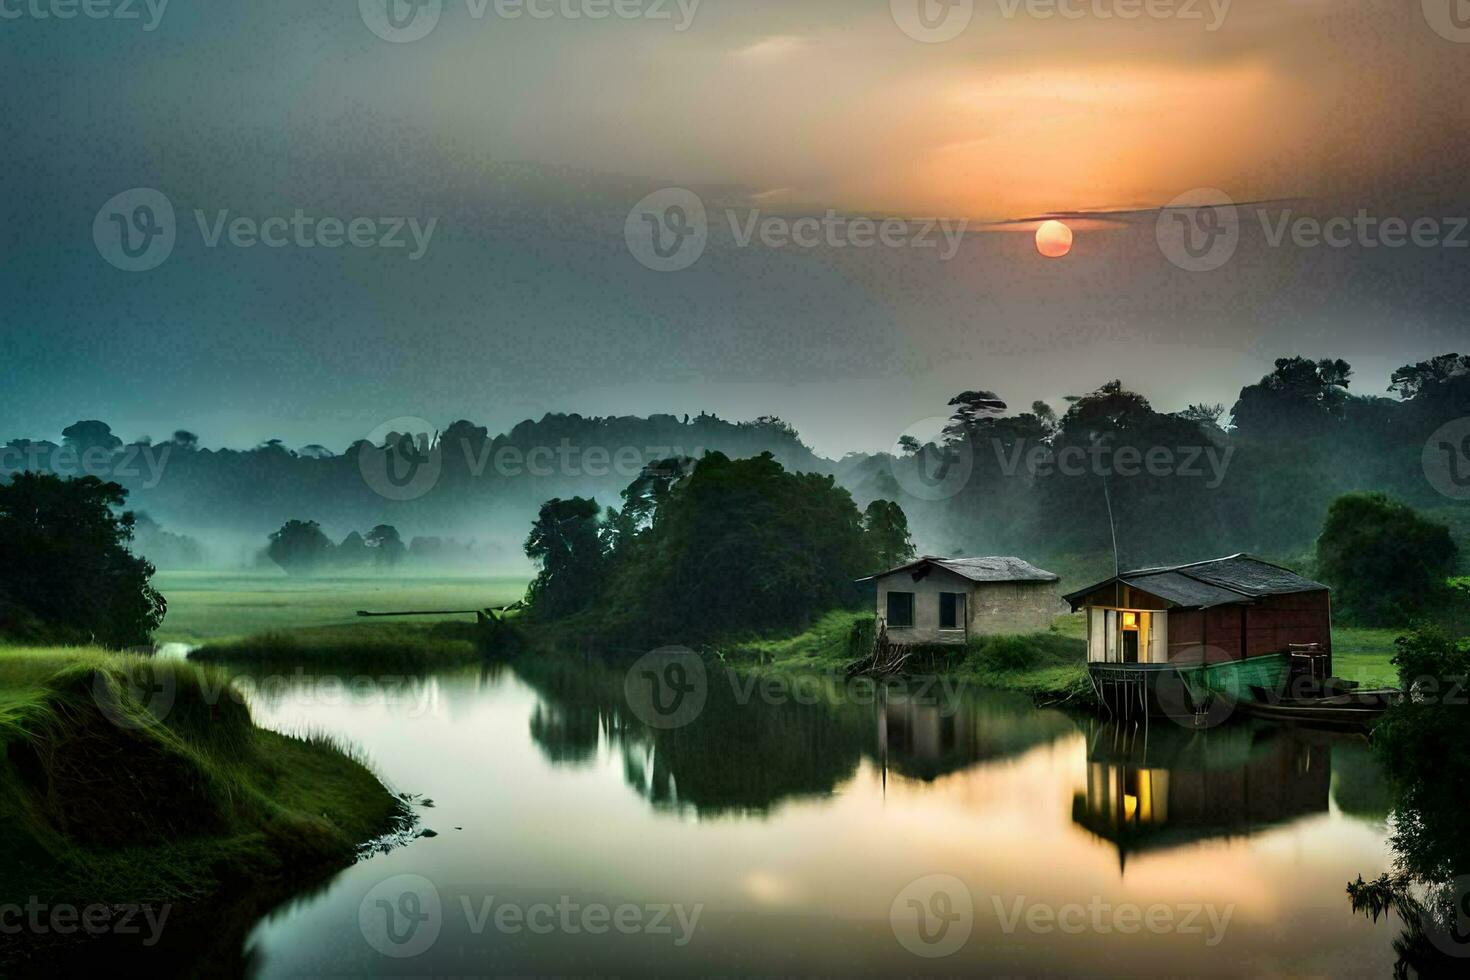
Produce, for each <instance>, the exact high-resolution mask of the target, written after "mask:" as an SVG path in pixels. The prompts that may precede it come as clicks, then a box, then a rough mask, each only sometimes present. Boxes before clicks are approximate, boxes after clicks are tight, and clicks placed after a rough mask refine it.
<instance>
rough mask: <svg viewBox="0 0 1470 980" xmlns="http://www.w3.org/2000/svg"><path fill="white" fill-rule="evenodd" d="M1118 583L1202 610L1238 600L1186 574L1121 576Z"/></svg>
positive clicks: (1238, 596) (1227, 591) (1233, 595)
mask: <svg viewBox="0 0 1470 980" xmlns="http://www.w3.org/2000/svg"><path fill="white" fill-rule="evenodd" d="M1120 581H1122V583H1123V584H1124V585H1127V586H1131V587H1133V588H1135V589H1138V590H1140V591H1142V592H1147V593H1148V594H1149V595H1156V596H1158V597H1159V598H1160V599H1163V600H1165V601H1167V602H1172V603H1174V604H1175V605H1178V606H1189V607H1191V608H1200V609H1203V608H1206V607H1208V606H1227V605H1229V604H1230V603H1232V602H1239V601H1240V594H1239V593H1238V592H1231V591H1229V590H1228V589H1221V588H1217V587H1215V586H1213V585H1210V584H1209V583H1207V582H1197V581H1195V580H1194V579H1192V578H1190V577H1189V576H1188V575H1180V574H1179V573H1178V572H1159V573H1157V574H1154V575H1135V576H1128V575H1123V576H1122V577H1121V579H1120Z"/></svg>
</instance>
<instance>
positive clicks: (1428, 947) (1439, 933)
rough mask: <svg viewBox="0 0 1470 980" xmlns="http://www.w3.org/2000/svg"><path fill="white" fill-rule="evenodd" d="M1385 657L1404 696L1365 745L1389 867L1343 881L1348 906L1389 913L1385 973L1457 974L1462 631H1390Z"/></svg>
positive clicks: (1468, 707) (1462, 847)
mask: <svg viewBox="0 0 1470 980" xmlns="http://www.w3.org/2000/svg"><path fill="white" fill-rule="evenodd" d="M1396 646H1397V648H1398V652H1397V654H1396V655H1395V657H1394V665H1395V666H1396V667H1397V668H1398V672H1399V685H1400V687H1402V688H1403V690H1404V692H1405V697H1404V699H1403V700H1402V701H1401V702H1399V703H1398V704H1396V705H1394V706H1393V707H1392V708H1390V709H1389V711H1388V713H1387V715H1386V716H1385V717H1384V719H1383V720H1382V721H1381V722H1379V723H1378V725H1377V727H1375V728H1374V730H1373V744H1374V748H1375V750H1376V751H1377V753H1378V755H1379V757H1380V758H1381V759H1382V760H1383V762H1384V767H1385V770H1386V771H1387V774H1388V777H1389V779H1390V781H1391V783H1392V786H1393V795H1394V811H1393V824H1392V826H1393V831H1392V834H1391V835H1390V838H1389V840H1390V842H1391V843H1392V844H1393V849H1394V867H1393V870H1392V871H1391V872H1388V873H1385V874H1383V875H1381V876H1380V877H1378V878H1376V879H1373V880H1369V881H1365V880H1364V879H1363V878H1362V877H1361V876H1359V878H1358V880H1357V881H1355V882H1352V883H1350V884H1349V885H1348V888H1347V891H1348V896H1349V898H1350V900H1351V902H1352V905H1353V907H1354V908H1355V909H1357V910H1359V911H1361V912H1363V913H1364V914H1366V915H1368V916H1370V917H1372V918H1374V919H1378V918H1380V917H1382V916H1384V915H1385V914H1386V913H1388V912H1390V911H1391V912H1393V913H1395V914H1396V916H1397V922H1398V924H1399V926H1400V928H1401V930H1402V932H1401V934H1400V936H1399V938H1397V939H1395V940H1394V942H1393V948H1394V951H1395V953H1396V954H1397V956H1398V959H1397V962H1396V963H1395V965H1394V975H1395V976H1396V977H1402V978H1405V980H1407V978H1408V977H1412V976H1419V977H1429V976H1460V975H1463V973H1464V965H1463V964H1464V961H1463V959H1458V960H1456V959H1454V958H1452V957H1451V956H1449V955H1447V954H1449V953H1451V952H1452V951H1457V950H1463V948H1464V927H1463V923H1464V921H1465V919H1464V916H1465V913H1466V907H1465V902H1466V900H1467V893H1466V879H1465V878H1464V877H1463V876H1464V874H1465V869H1466V868H1470V838H1467V836H1466V834H1465V800H1466V799H1467V798H1470V752H1467V751H1466V748H1465V733H1466V732H1467V731H1470V691H1467V688H1466V683H1467V678H1470V638H1462V639H1459V640H1456V639H1454V636H1453V635H1452V634H1450V633H1448V632H1446V631H1444V630H1442V629H1439V628H1429V629H1421V630H1417V631H1415V632H1413V633H1410V634H1409V635H1407V636H1402V637H1400V638H1399V639H1398V641H1397V643H1396Z"/></svg>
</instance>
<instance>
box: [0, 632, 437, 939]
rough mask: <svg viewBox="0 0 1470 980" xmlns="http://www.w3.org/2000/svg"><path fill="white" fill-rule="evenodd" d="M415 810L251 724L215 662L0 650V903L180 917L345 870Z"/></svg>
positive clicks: (321, 749)
mask: <svg viewBox="0 0 1470 980" xmlns="http://www.w3.org/2000/svg"><path fill="white" fill-rule="evenodd" d="M409 819H410V818H409V817H408V810H407V807H406V805H405V804H404V802H403V801H402V800H400V799H399V798H397V797H395V796H394V795H393V794H392V793H390V792H389V791H388V789H387V788H385V787H384V786H383V785H382V783H380V782H379V780H378V779H377V777H376V776H374V775H373V773H372V772H371V771H370V770H369V769H368V768H367V766H366V765H364V764H363V763H362V761H360V760H359V759H357V758H355V757H354V755H353V753H352V752H351V751H350V750H347V749H345V748H344V747H343V746H341V745H339V744H337V743H335V742H334V741H332V740H331V739H329V738H326V737H322V736H307V737H291V736H286V735H282V734H278V733H276V732H271V731H266V730H264V729H261V728H257V727H256V726H255V725H254V723H253V721H252V720H251V716H250V712H249V709H248V708H247V707H246V706H245V705H244V704H243V703H242V701H241V700H240V699H239V697H238V696H237V695H235V694H234V692H233V691H232V689H231V688H230V687H229V683H228V679H227V677H226V676H225V675H224V674H223V673H221V672H219V671H215V670H209V669H206V668H201V667H199V666H196V665H192V664H188V663H185V662H181V661H165V660H159V659H156V658H145V657H137V656H129V655H123V654H115V653H108V652H105V651H101V650H85V649H26V648H16V647H0V823H3V825H4V826H5V829H6V846H5V847H4V848H3V849H0V904H5V903H12V902H14V903H19V904H21V905H25V904H26V903H27V902H32V901H39V902H40V903H42V904H44V905H49V906H52V907H56V906H60V905H73V906H75V907H76V908H84V907H88V906H94V907H95V906H98V905H106V906H109V907H113V908H114V910H115V909H116V908H118V907H124V906H138V905H141V904H148V905H149V906H150V907H153V908H155V909H157V908H163V907H169V908H170V909H172V908H173V907H174V906H179V907H180V909H179V911H178V912H177V913H176V914H175V916H174V917H175V919H176V920H182V919H186V918H188V910H189V909H190V908H194V907H199V906H205V905H208V904H209V903H212V902H215V901H218V900H220V899H222V898H224V897H225V896H226V895H228V894H231V893H233V892H235V891H241V892H244V891H247V890H258V889H261V888H262V887H269V886H271V885H272V884H273V883H275V884H285V883H289V882H294V881H301V882H303V883H306V882H310V881H311V880H313V879H314V878H318V877H320V876H321V875H322V874H324V873H329V872H331V871H334V870H337V869H339V868H342V867H346V866H347V865H349V864H351V863H352V862H353V861H354V860H355V859H356V856H357V855H358V853H359V851H360V849H362V848H363V847H364V846H366V845H369V844H370V843H371V842H374V841H377V840H379V839H381V838H383V837H384V836H385V835H389V834H393V833H395V832H400V831H403V830H404V829H405V828H406V826H407V822H408V820H409ZM22 938H25V939H28V940H36V941H38V942H41V943H50V942H54V941H55V940H56V938H57V937H56V936H55V935H50V934H48V935H47V936H45V937H44V938H43V939H38V937H37V936H27V937H22ZM80 938H83V939H85V938H87V937H86V934H85V933H84V932H83V933H81V934H80ZM145 938H146V930H145ZM22 952H24V951H22ZM48 955H49V954H48Z"/></svg>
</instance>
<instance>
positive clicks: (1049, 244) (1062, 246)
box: [1036, 221, 1072, 259]
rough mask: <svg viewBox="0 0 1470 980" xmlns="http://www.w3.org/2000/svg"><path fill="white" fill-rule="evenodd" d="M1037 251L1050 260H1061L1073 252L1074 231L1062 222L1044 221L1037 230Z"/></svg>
mask: <svg viewBox="0 0 1470 980" xmlns="http://www.w3.org/2000/svg"><path fill="white" fill-rule="evenodd" d="M1036 251H1038V252H1040V253H1041V254H1042V255H1044V256H1046V257H1047V258H1049V259H1059V258H1061V257H1062V256H1064V255H1066V254H1067V253H1068V252H1070V251H1072V229H1071V228H1068V227H1067V226H1066V225H1064V224H1062V223H1061V222H1060V221H1043V222H1042V223H1041V227H1040V228H1038V229H1036Z"/></svg>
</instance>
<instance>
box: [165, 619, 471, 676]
mask: <svg viewBox="0 0 1470 980" xmlns="http://www.w3.org/2000/svg"><path fill="white" fill-rule="evenodd" d="M484 658H485V652H484V650H483V649H482V648H481V645H480V643H479V642H478V636H477V632H476V626H475V624H474V623H473V622H470V621H466V617H465V616H460V617H459V620H458V621H457V622H438V623H423V622H406V621H402V620H360V621H358V622H356V623H353V624H351V625H347V626H319V627H308V628H305V629H292V630H284V629H281V630H271V631H269V632H265V633H257V634H254V635H250V636H245V637H242V638H240V639H231V640H222V641H215V642H212V643H207V644H205V645H204V646H202V647H200V648H199V649H197V650H195V651H194V652H192V653H191V654H189V659H190V660H193V661H196V662H198V663H213V664H250V665H252V666H259V667H265V668H269V669H272V670H296V669H301V670H344V671H355V672H358V673H361V672H373V673H413V672H420V671H427V670H437V669H442V668H447V667H460V666H464V665H465V664H471V663H479V662H480V661H481V660H483V659H484Z"/></svg>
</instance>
